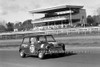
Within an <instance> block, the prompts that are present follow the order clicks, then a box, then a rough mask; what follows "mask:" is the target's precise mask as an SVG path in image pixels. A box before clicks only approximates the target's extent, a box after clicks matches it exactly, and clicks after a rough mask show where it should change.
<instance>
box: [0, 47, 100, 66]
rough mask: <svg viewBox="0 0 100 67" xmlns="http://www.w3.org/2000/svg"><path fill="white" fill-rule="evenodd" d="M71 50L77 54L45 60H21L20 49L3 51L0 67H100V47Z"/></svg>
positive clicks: (0, 54) (31, 58)
mask: <svg viewBox="0 0 100 67" xmlns="http://www.w3.org/2000/svg"><path fill="white" fill-rule="evenodd" d="M70 49H71V50H73V52H77V54H66V55H65V56H48V57H47V58H46V59H44V60H40V59H39V58H37V57H34V56H30V57H27V58H21V57H20V56H19V53H18V48H16V49H1V50H0V67H100V47H98V48H96V47H89V48H84V47H83V48H82V47H78V48H77V47H73V48H69V49H67V50H70ZM80 50H81V51H80ZM79 51H80V52H79ZM82 51H83V52H82Z"/></svg>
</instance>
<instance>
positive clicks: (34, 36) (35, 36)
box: [24, 35, 52, 38]
mask: <svg viewBox="0 0 100 67" xmlns="http://www.w3.org/2000/svg"><path fill="white" fill-rule="evenodd" d="M41 36H52V35H26V36H24V38H27V37H41Z"/></svg>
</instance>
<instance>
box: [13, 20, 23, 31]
mask: <svg viewBox="0 0 100 67" xmlns="http://www.w3.org/2000/svg"><path fill="white" fill-rule="evenodd" d="M14 29H18V31H21V30H23V27H22V22H18V23H16V24H15V25H14Z"/></svg>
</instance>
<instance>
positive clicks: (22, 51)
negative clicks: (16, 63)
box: [20, 50, 26, 58]
mask: <svg viewBox="0 0 100 67" xmlns="http://www.w3.org/2000/svg"><path fill="white" fill-rule="evenodd" d="M20 56H21V57H22V58H25V57H26V54H25V53H24V50H21V51H20Z"/></svg>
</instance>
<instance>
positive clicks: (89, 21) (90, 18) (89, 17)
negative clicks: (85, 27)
mask: <svg viewBox="0 0 100 67" xmlns="http://www.w3.org/2000/svg"><path fill="white" fill-rule="evenodd" d="M87 24H89V25H90V26H92V25H93V24H94V19H93V17H92V16H91V15H89V16H88V17H87Z"/></svg>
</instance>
